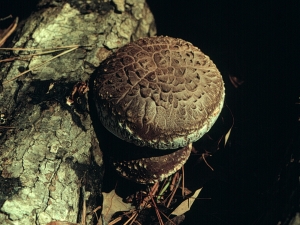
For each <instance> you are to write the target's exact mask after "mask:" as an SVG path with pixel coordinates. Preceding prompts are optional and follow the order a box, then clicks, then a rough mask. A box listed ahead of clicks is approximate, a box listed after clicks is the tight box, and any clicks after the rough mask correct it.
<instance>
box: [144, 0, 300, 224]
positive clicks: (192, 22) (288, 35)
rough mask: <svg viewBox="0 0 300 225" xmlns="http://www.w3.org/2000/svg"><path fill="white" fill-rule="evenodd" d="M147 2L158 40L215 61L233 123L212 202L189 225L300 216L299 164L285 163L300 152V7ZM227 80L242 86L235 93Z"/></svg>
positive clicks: (196, 210) (191, 215)
mask: <svg viewBox="0 0 300 225" xmlns="http://www.w3.org/2000/svg"><path fill="white" fill-rule="evenodd" d="M147 2H148V4H149V5H150V8H151V10H152V12H153V14H154V17H155V20H156V25H157V31H158V35H167V36H172V37H178V38H182V39H184V40H187V41H189V42H191V43H193V44H194V45H195V46H197V47H199V48H200V49H201V50H202V51H203V52H204V53H205V54H207V55H209V56H210V58H211V59H212V60H213V61H214V62H215V64H216V65H217V66H218V68H219V70H220V71H221V74H222V75H223V77H224V80H225V83H226V84H225V87H226V101H227V103H228V105H229V107H230V108H231V110H232V112H233V115H234V119H235V125H234V127H233V130H232V133H231V137H230V141H229V147H227V148H226V149H225V150H223V152H217V153H216V154H214V156H213V158H214V159H213V160H211V162H212V166H213V167H214V168H215V172H214V173H215V174H214V176H213V178H212V179H211V180H210V181H208V182H207V183H206V184H205V185H204V188H203V190H202V192H201V194H200V196H199V197H200V198H211V200H201V199H199V200H197V201H196V203H194V204H195V205H193V206H192V210H191V211H190V212H188V213H186V220H185V223H184V224H202V225H211V224H221V225H222V224H277V223H278V221H282V224H287V221H288V217H292V216H293V215H294V213H295V212H296V211H299V194H298V195H297V194H296V195H291V193H292V192H293V193H295V192H299V183H298V181H297V180H298V176H299V163H298V164H296V165H295V164H292V165H291V164H289V166H287V165H288V163H289V162H290V159H291V158H294V159H295V160H297V159H299V148H300V146H299V121H298V116H299V105H296V104H295V103H296V102H299V97H300V82H299V76H300V71H299V68H300V67H299V59H300V58H299V50H300V49H299V40H300V36H299V28H300V20H299V18H300V1H265V0H262V1H250V0H249V1H245V0H244V1H228V0H225V1H223V0H222V1H220V0H219V1H217V0H210V1H192V0H187V1H174V0H163V1H155V0H148V1H147ZM229 75H233V76H235V77H238V78H240V79H243V80H244V83H243V85H241V86H240V87H239V88H237V89H236V88H234V87H233V85H232V84H231V83H230V81H229V79H228V76H229ZM199 179H200V178H199ZM291 201H292V202H293V203H291ZM293 204H294V205H293Z"/></svg>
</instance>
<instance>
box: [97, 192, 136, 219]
mask: <svg viewBox="0 0 300 225" xmlns="http://www.w3.org/2000/svg"><path fill="white" fill-rule="evenodd" d="M102 194H103V206H102V207H103V210H102V215H103V217H104V221H105V222H106V223H107V222H108V221H110V219H111V217H112V216H113V215H114V214H115V213H116V212H120V211H129V210H130V209H133V208H134V207H133V206H132V205H131V204H130V203H124V202H123V201H122V198H121V197H119V196H118V195H117V194H116V192H115V190H112V191H111V192H109V193H105V192H103V193H102Z"/></svg>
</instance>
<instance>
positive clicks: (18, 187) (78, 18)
mask: <svg viewBox="0 0 300 225" xmlns="http://www.w3.org/2000/svg"><path fill="white" fill-rule="evenodd" d="M68 2H69V3H66V1H61V2H57V1H53V2H52V1H41V2H40V3H39V5H38V9H39V10H38V11H37V12H35V13H33V14H32V15H31V16H30V17H29V18H27V19H26V21H20V23H19V25H18V28H17V30H16V33H15V38H14V41H13V42H12V43H6V46H2V47H13V48H26V49H28V50H26V51H20V50H15V51H13V52H12V53H13V54H12V55H10V56H9V57H16V56H22V58H23V60H13V61H11V62H5V63H4V62H3V63H1V64H0V80H1V83H2V85H1V86H2V88H1V89H2V90H0V91H1V93H0V114H1V120H0V123H1V124H0V125H1V126H0V173H1V176H0V224H23V225H25V224H47V223H49V222H51V221H68V222H71V223H76V222H77V223H80V222H81V221H83V220H82V217H86V218H85V220H86V223H87V224H95V223H96V220H97V219H96V215H95V214H93V213H92V212H93V210H94V209H96V208H97V207H99V205H101V194H100V193H101V181H102V172H103V171H102V167H101V166H102V153H101V150H100V148H99V145H98V140H97V137H96V134H95V131H94V127H93V124H92V120H91V117H90V111H89V110H90V108H89V104H88V101H87V98H88V92H87V91H86V90H87V89H84V91H82V90H83V89H82V86H78V85H76V84H77V83H78V82H80V84H84V83H88V82H89V77H90V75H91V74H92V73H93V71H94V69H95V68H96V67H97V66H98V65H99V64H100V62H101V61H103V60H104V59H105V58H106V57H107V56H108V55H109V54H110V53H111V51H113V50H114V49H116V48H118V47H120V46H123V45H124V44H126V43H128V42H130V41H131V40H135V39H137V38H139V37H143V36H149V35H154V34H155V26H154V19H153V16H152V14H151V12H150V10H149V8H148V6H147V4H146V3H145V0H126V1H123V2H122V1H113V2H109V1H98V3H97V4H95V3H93V5H89V6H88V7H87V3H86V2H85V1H81V2H83V3H81V4H79V3H77V1H75V3H72V2H73V1H68ZM78 2H79V1H78ZM90 4H91V3H90ZM87 9H88V10H87ZM74 45H78V46H79V47H78V48H76V49H75V50H73V51H70V52H69V53H67V54H64V55H61V56H59V57H57V58H54V59H53V60H50V62H48V63H46V64H45V65H43V66H41V67H37V65H39V64H41V63H43V62H45V61H47V60H49V59H51V58H52V57H53V56H55V55H53V54H39V55H35V56H29V57H28V55H29V54H32V53H35V52H36V51H37V50H32V51H30V52H29V49H44V50H45V49H47V51H48V50H49V49H53V48H55V47H59V46H60V47H61V46H74ZM1 52H2V53H3V51H2V50H1ZM1 52H0V53H1ZM39 52H40V51H39ZM61 52H63V50H62V51H60V52H58V53H55V54H59V53H61ZM0 57H1V55H0ZM5 57H8V55H7V53H6V54H5ZM32 68H35V69H33V70H32ZM27 69H29V70H31V71H30V72H29V73H27V74H25V75H23V76H21V77H19V78H17V79H14V78H15V77H16V76H17V75H18V74H19V73H20V72H22V71H24V70H27ZM10 80H12V81H10ZM86 88H87V87H86ZM80 90H81V92H80ZM75 91H76V92H75ZM70 99H71V100H70ZM83 205H86V209H84V208H85V207H83ZM85 210H86V213H83V212H84V211H85ZM97 212H100V210H98V211H97ZM97 212H96V213H97ZM97 216H98V217H99V215H97Z"/></svg>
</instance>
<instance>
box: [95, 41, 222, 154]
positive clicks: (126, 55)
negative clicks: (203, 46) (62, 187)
mask: <svg viewBox="0 0 300 225" xmlns="http://www.w3.org/2000/svg"><path fill="white" fill-rule="evenodd" d="M94 95H95V101H96V106H97V109H98V113H99V118H100V121H101V122H102V124H103V125H104V126H105V127H106V128H107V129H108V130H109V131H111V132H112V133H113V134H115V135H116V136H117V137H119V138H121V139H123V140H126V141H128V142H131V143H134V144H136V145H138V146H148V147H151V148H157V149H176V148H181V147H185V146H187V145H188V144H189V143H192V142H195V141H197V140H198V139H199V138H201V137H202V136H203V135H204V134H205V133H206V132H207V131H208V130H209V129H210V128H211V126H212V125H213V124H214V122H215V121H216V119H217V117H218V116H219V114H220V112H221V109H222V107H223V102H224V96H225V90H224V83H223V80H222V76H221V74H220V72H219V70H218V69H217V67H216V65H215V64H214V63H213V62H212V61H211V60H210V58H209V57H208V56H206V55H205V54H203V53H202V52H201V51H200V50H199V49H198V48H196V47H194V46H193V45H192V44H191V43H189V42H186V41H184V40H181V39H177V38H171V37H163V36H159V37H149V38H143V39H139V40H137V41H135V42H132V43H129V44H127V45H125V46H124V47H122V48H120V49H119V50H118V51H117V52H115V53H114V54H112V55H111V56H110V57H109V58H108V59H106V60H105V61H104V62H102V63H101V65H100V67H99V68H98V69H97V71H96V78H95V80H94Z"/></svg>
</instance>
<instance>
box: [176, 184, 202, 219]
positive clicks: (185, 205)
mask: <svg viewBox="0 0 300 225" xmlns="http://www.w3.org/2000/svg"><path fill="white" fill-rule="evenodd" d="M201 190H202V188H200V189H198V190H196V191H195V193H194V194H193V196H191V197H190V198H188V199H186V200H184V201H183V202H181V204H180V205H179V206H178V207H177V208H176V209H175V210H174V211H173V212H172V213H171V214H172V215H175V216H180V215H182V214H184V213H186V212H187V211H189V210H190V208H191V206H192V204H193V203H194V201H195V199H196V198H197V197H198V195H199V193H200V191H201Z"/></svg>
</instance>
